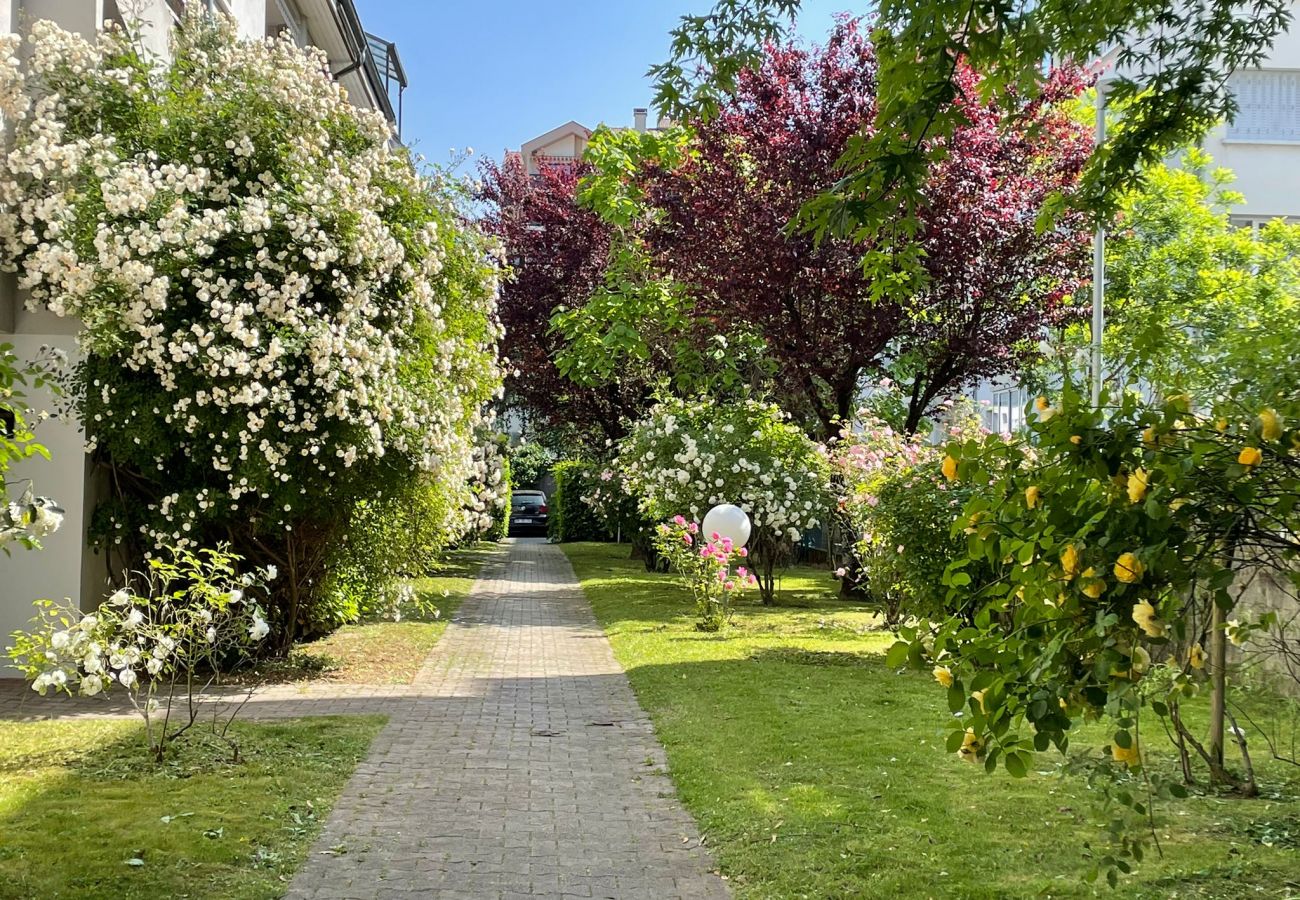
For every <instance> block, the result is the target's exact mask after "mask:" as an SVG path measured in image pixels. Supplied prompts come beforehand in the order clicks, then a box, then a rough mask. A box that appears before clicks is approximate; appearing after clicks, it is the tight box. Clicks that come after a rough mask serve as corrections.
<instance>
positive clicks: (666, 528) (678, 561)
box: [654, 516, 758, 631]
mask: <svg viewBox="0 0 1300 900" xmlns="http://www.w3.org/2000/svg"><path fill="white" fill-rule="evenodd" d="M654 542H655V546H656V547H657V548H658V550H659V554H660V555H661V556H662V557H663V558H664V559H665V560H667V561H668V563H669V565H670V566H671V567H672V570H673V571H674V572H676V573H677V574H678V575H679V576H680V577H681V579H682V581H683V582H685V584H686V586H687V588H689V589H690V592H691V596H692V597H694V598H695V611H696V613H697V614H698V615H699V621H698V622H696V624H695V627H696V628H698V629H699V630H700V631H721V630H722V629H723V627H724V626H726V624H727V623H728V622H730V621H731V614H732V611H733V607H732V603H733V601H734V600H735V599H736V598H737V597H738V596H739V595H740V594H741V593H743V592H744V591H745V590H746V589H747V588H751V587H754V586H756V585H757V584H758V579H757V578H755V577H754V575H753V573H752V572H750V571H749V570H748V569H747V568H745V566H744V561H745V559H746V557H747V556H748V555H749V551H748V550H746V549H745V548H744V547H733V546H732V544H731V539H730V538H721V539H718V540H714V539H713V537H711V536H706V535H703V534H700V526H699V525H698V524H696V523H695V522H688V521H686V518H685V516H674V517H673V519H672V521H671V522H664V523H662V524H660V525H659V527H658V528H657V529H656V530H655V537H654Z"/></svg>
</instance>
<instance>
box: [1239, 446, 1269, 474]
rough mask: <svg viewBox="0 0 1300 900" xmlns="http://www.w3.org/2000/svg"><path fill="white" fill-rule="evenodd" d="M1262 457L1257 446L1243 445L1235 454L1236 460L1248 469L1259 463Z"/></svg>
mask: <svg viewBox="0 0 1300 900" xmlns="http://www.w3.org/2000/svg"><path fill="white" fill-rule="evenodd" d="M1263 458H1264V454H1263V453H1260V452H1259V449H1258V448H1257V447H1243V448H1241V452H1240V453H1239V454H1237V462H1239V463H1241V464H1242V465H1243V466H1245V467H1246V468H1248V469H1249V468H1251V467H1252V466H1257V465H1259V464H1260V461H1261V460H1263Z"/></svg>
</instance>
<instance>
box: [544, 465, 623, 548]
mask: <svg viewBox="0 0 1300 900" xmlns="http://www.w3.org/2000/svg"><path fill="white" fill-rule="evenodd" d="M551 475H552V476H553V477H554V478H555V492H554V493H553V494H551V496H550V498H549V499H548V504H549V505H550V517H549V524H548V526H547V533H548V535H549V536H550V539H551V540H552V541H555V542H556V543H564V542H568V541H607V540H609V539H610V537H611V535H609V534H607V533H606V531H605V529H604V527H603V526H602V525H601V523H600V520H599V519H598V518H597V516H596V514H595V513H594V512H593V511H592V509H591V507H589V506H588V505H587V504H585V503H583V502H582V495H583V493H584V492H585V491H586V490H587V489H588V486H589V485H590V479H593V478H597V477H599V475H600V469H599V467H598V466H595V465H593V464H592V463H589V462H583V461H582V460H567V461H565V462H558V463H556V464H555V465H554V466H552V467H551Z"/></svg>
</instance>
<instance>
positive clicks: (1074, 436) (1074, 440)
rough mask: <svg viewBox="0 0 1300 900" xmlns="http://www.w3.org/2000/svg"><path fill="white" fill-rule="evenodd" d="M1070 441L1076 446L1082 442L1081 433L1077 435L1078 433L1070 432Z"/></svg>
mask: <svg viewBox="0 0 1300 900" xmlns="http://www.w3.org/2000/svg"><path fill="white" fill-rule="evenodd" d="M1070 443H1071V444H1074V445H1076V446H1078V445H1079V444H1082V443H1083V435H1079V434H1072V435H1070Z"/></svg>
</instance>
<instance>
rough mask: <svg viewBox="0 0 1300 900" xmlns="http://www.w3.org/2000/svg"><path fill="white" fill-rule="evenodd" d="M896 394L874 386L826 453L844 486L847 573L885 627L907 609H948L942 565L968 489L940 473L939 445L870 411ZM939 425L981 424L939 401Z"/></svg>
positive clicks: (952, 547)
mask: <svg viewBox="0 0 1300 900" xmlns="http://www.w3.org/2000/svg"><path fill="white" fill-rule="evenodd" d="M895 394H896V392H894V391H890V390H881V391H878V392H876V394H875V395H874V397H873V399H874V400H875V402H874V403H870V404H868V405H867V406H866V407H865V408H864V409H862V410H861V411H860V412H859V418H858V419H857V420H856V421H855V422H854V423H852V425H851V426H849V427H846V428H845V429H844V431H843V433H842V434H841V436H840V438H839V440H838V441H836V442H835V444H834V445H833V450H832V455H831V458H832V464H833V467H834V469H833V471H834V472H835V474H836V475H837V476H838V477H837V484H838V485H839V486H841V487H842V488H843V496H842V498H841V500H840V509H841V511H842V512H843V513H844V514H845V515H846V516H847V518H848V521H849V523H850V524H851V526H852V530H853V532H854V535H855V541H856V543H855V546H854V556H855V559H856V564H857V567H858V571H857V572H855V573H854V574H853V576H852V577H853V580H854V581H857V582H859V583H860V586H861V587H864V588H865V589H866V591H867V592H868V594H869V595H870V596H871V598H872V599H873V600H874V601H875V602H876V603H878V604H879V605H880V607H881V609H882V611H883V613H884V615H885V622H886V624H887V625H890V626H891V627H892V626H897V625H898V624H899V623H900V622H901V621H902V620H903V619H904V618H907V617H914V618H925V617H930V616H936V617H937V616H942V615H944V614H945V613H947V612H948V611H949V609H948V606H947V602H946V601H947V597H946V592H945V590H944V588H943V573H944V570H945V568H946V567H947V565H948V563H949V562H950V561H951V560H952V558H953V556H955V555H957V553H959V552H960V550H961V546H962V541H961V539H960V538H958V537H954V536H953V534H952V530H953V524H954V523H955V522H956V521H957V517H958V516H959V515H960V513H961V508H962V506H963V504H964V503H965V502H966V500H967V499H968V498H969V496H970V490H969V488H968V487H967V486H966V485H962V484H954V483H951V482H950V481H949V480H948V479H947V478H945V477H944V475H943V472H942V471H941V465H940V460H939V457H940V455H941V454H940V452H939V450H938V448H937V447H935V446H934V445H933V444H931V443H930V442H929V441H927V440H924V439H922V438H919V437H917V436H915V435H912V436H907V435H905V434H903V433H901V432H899V431H897V430H895V428H894V427H892V426H891V425H890V424H889V423H888V422H886V421H884V420H883V419H881V418H879V417H877V416H875V415H873V411H874V410H876V409H882V408H883V409H886V410H888V409H896V408H897V406H896V404H894V403H891V402H890V398H891V397H892V396H894V395H895ZM941 427H942V428H943V429H944V431H945V432H946V433H947V434H948V435H950V436H957V435H976V434H980V433H982V431H983V429H982V428H981V427H980V425H979V417H978V416H977V415H975V414H974V411H973V409H971V408H970V407H969V406H968V405H965V404H957V405H954V404H951V403H948V404H945V406H944V417H943V419H942V420H941ZM845 577H849V573H848V572H847V571H846V572H845ZM953 612H954V613H959V610H953Z"/></svg>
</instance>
